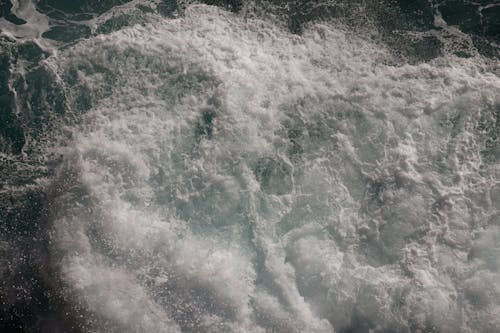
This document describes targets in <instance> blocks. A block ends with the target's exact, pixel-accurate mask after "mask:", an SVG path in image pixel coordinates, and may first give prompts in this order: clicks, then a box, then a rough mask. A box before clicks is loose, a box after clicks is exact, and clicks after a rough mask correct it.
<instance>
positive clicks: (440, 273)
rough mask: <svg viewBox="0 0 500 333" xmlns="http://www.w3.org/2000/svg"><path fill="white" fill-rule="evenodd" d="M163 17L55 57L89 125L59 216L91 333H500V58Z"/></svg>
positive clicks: (63, 260) (269, 25)
mask: <svg viewBox="0 0 500 333" xmlns="http://www.w3.org/2000/svg"><path fill="white" fill-rule="evenodd" d="M146 21H147V22H145V23H144V22H143V23H141V24H137V25H130V26H128V27H124V28H121V29H118V30H117V31H115V32H112V33H110V34H105V35H104V34H103V35H95V36H93V37H91V38H88V39H84V40H81V41H79V42H77V43H74V44H72V45H68V46H67V47H65V48H62V49H60V50H59V51H58V52H57V53H55V54H54V55H52V56H50V57H48V58H47V59H46V60H44V66H45V67H46V68H48V69H50V70H51V71H52V72H53V73H55V74H54V75H55V76H56V77H57V82H60V84H61V85H62V86H63V90H64V93H65V96H66V97H65V98H66V100H65V103H66V104H67V105H68V107H69V108H70V109H72V110H75V112H77V111H76V110H79V112H81V114H79V115H78V119H79V120H78V121H76V122H74V123H73V124H71V125H70V126H69V127H68V128H64V130H63V131H69V132H70V133H71V134H69V136H70V137H71V139H69V140H68V139H66V138H67V136H65V137H64V140H66V141H65V143H64V144H63V145H61V146H56V147H54V146H50V147H48V148H46V151H47V154H48V152H50V153H51V154H52V155H58V154H62V155H63V160H62V163H61V164H60V165H59V166H58V169H57V170H58V171H57V173H56V175H55V176H54V178H53V180H51V181H50V182H49V183H48V185H46V191H47V192H48V193H50V195H49V198H50V199H49V200H48V203H47V204H46V206H47V207H48V213H47V216H48V217H47V220H48V221H49V223H48V226H47V228H48V229H49V231H48V232H47V233H48V235H49V239H50V244H49V246H48V248H49V249H48V252H49V253H50V256H51V258H50V262H51V265H52V266H54V267H55V268H54V269H55V271H57V272H58V273H57V276H59V277H60V285H59V287H58V288H61V290H62V292H63V294H64V295H66V297H67V298H68V299H70V300H69V301H68V302H70V303H72V304H74V305H73V306H74V307H75V308H78V309H79V310H78V311H81V313H82V316H83V319H82V320H81V323H80V324H81V325H82V326H81V329H82V330H84V331H96V332H108V331H109V332H115V331H116V332H118V331H126V332H181V331H182V332H333V331H335V332H496V331H498V330H499V329H500V319H499V318H500V317H499V314H500V271H499V270H500V261H499V259H498V258H499V256H498V254H499V253H500V252H499V251H500V243H499V240H500V212H499V209H500V164H499V162H500V148H499V146H498V142H497V135H498V123H499V122H500V78H499V76H498V62H497V61H496V60H491V59H487V58H485V57H483V56H481V55H475V56H473V57H469V58H463V57H458V56H456V55H454V54H449V53H445V54H443V55H441V56H437V57H435V58H434V59H432V60H429V61H426V62H416V63H413V64H408V63H405V62H404V61H402V60H401V59H398V58H397V57H395V55H394V52H392V50H391V49H390V48H389V47H387V46H385V45H384V44H383V43H381V42H379V41H378V40H377V39H376V38H371V37H370V36H369V35H368V34H366V35H365V34H360V33H354V32H353V30H352V29H351V28H349V27H348V26H346V25H343V24H336V23H334V22H315V23H314V22H313V23H310V24H308V25H306V26H305V27H304V30H303V31H302V33H301V34H299V35H297V34H292V33H290V32H289V31H288V30H286V29H284V28H283V27H282V26H280V25H279V24H276V23H275V22H273V21H272V20H268V19H263V18H255V17H254V18H251V17H245V16H242V15H239V14H235V13H231V12H228V11H224V10H222V9H218V8H216V7H212V6H207V5H199V4H196V5H189V6H187V7H186V9H185V11H184V12H183V15H181V16H179V17H176V18H173V19H172V18H162V17H160V16H157V15H151V16H149V17H148V18H147V20H146ZM495 70H496V71H497V72H496V73H495ZM75 308H74V309H75ZM73 311H76V310H73Z"/></svg>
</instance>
